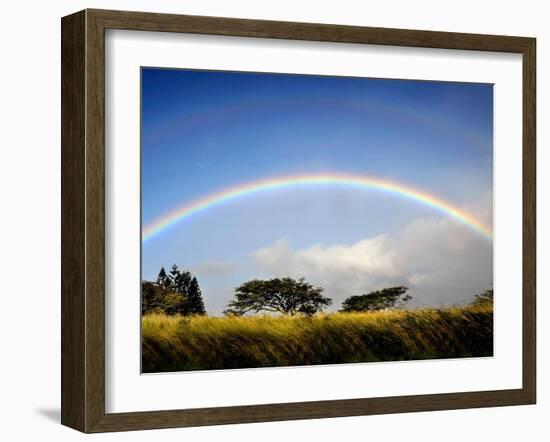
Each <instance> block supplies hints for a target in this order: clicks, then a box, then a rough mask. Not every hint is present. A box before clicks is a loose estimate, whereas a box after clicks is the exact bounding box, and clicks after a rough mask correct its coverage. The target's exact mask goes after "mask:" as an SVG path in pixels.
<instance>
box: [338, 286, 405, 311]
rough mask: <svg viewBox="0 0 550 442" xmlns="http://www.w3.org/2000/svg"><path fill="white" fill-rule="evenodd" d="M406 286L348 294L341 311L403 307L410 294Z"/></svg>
mask: <svg viewBox="0 0 550 442" xmlns="http://www.w3.org/2000/svg"><path fill="white" fill-rule="evenodd" d="M407 290H409V289H408V288H407V287H403V286H397V287H389V288H385V289H382V290H377V291H374V292H370V293H367V294H363V295H355V296H350V297H349V298H347V299H346V300H345V301H344V302H343V303H342V309H341V310H340V311H341V312H365V311H371V310H384V309H387V308H400V307H403V306H404V305H405V304H406V303H407V302H408V301H410V300H411V299H412V296H410V295H408V294H407Z"/></svg>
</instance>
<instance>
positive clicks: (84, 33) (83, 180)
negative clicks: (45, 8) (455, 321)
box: [62, 10, 536, 432]
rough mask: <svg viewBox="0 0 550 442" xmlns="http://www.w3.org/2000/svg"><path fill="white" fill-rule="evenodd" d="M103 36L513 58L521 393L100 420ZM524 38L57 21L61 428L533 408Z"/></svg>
mask: <svg viewBox="0 0 550 442" xmlns="http://www.w3.org/2000/svg"><path fill="white" fill-rule="evenodd" d="M106 29H127V30H142V31H160V32H186V33H196V34H213V35H231V36H245V37H260V38H284V39H291V40H311V41H329V42H345V43H360V44H378V45H392V46H407V47H428V48H446V49H459V50H479V51H499V52H514V53H521V54H522V55H523V129H524V130H523V387H522V388H520V389H515V390H501V391H480V392H468V393H448V394H436V395H417V396H402V397H385V398H365V399H350V400H338V401H318V402H300V403H286V404H270V405H251V406H236V407H219V408H202V409H189V410H169V411H148V412H139V413H116V414H106V413H105V331H104V330H105V160H104V158H105V47H104V44H105V40H104V34H105V30H106ZM535 48H536V46H535V40H534V39H532V38H526V37H511V36H494V35H476V34H459V33H448V32H432V31H414V30H401V29H384V28H364V27H356V26H337V25H320V24H310V23H289V22H274V21H262V20H240V19H229V18H216V17H197V16H182V15H170V14H152V13H141V12H122V11H103V10H86V11H82V12H79V13H77V14H73V15H71V16H68V17H65V18H63V20H62V423H63V424H65V425H68V426H70V427H73V428H76V429H78V430H80V431H83V432H102V431H123V430H141V429H150V428H170V427H184V426H197V425H218V424H229V423H241V422H242V423H244V422H262V421H280V420H289V419H313V418H327V417H339V416H356V415H366V414H382V413H404V412H413V411H430V410H445V409H459V408H472V407H487V406H504V405H520V404H532V403H534V402H535V398H536V382H535V379H536V352H535V343H536V337H535V331H536V324H535V282H536V273H535V272H536V253H535V242H536V205H535V198H536V189H535V185H536V178H535V171H536V157H535V121H536V119H535V113H536V105H535V79H536V77H535V70H536V69H535V53H536V49H535Z"/></svg>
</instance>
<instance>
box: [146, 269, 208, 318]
mask: <svg viewBox="0 0 550 442" xmlns="http://www.w3.org/2000/svg"><path fill="white" fill-rule="evenodd" d="M141 293H142V295H141V301H142V302H141V309H142V312H143V313H147V312H152V311H162V312H164V313H166V314H167V315H174V314H180V315H205V314H206V310H205V308H204V302H203V300H202V293H201V289H200V287H199V282H198V281H197V278H195V277H194V276H192V275H191V273H190V272H187V271H181V270H180V269H179V268H178V266H177V265H175V264H174V265H173V266H172V267H171V269H170V272H169V274H167V273H166V270H164V267H162V268H161V269H160V272H159V274H158V277H157V280H156V282H150V281H143V282H142V289H141Z"/></svg>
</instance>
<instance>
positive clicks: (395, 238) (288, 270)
mask: <svg viewBox="0 0 550 442" xmlns="http://www.w3.org/2000/svg"><path fill="white" fill-rule="evenodd" d="M252 259H253V262H254V265H255V266H256V267H257V269H258V272H259V273H260V274H264V275H266V276H269V277H275V276H286V275H288V276H291V277H294V278H299V277H301V276H304V277H306V279H307V280H308V281H310V282H311V283H313V284H315V285H319V286H322V287H324V288H325V294H326V295H327V296H330V297H332V298H333V300H334V304H335V308H339V306H340V304H341V302H342V301H343V300H344V299H345V298H346V297H348V296H350V295H354V294H361V293H366V292H369V291H371V290H376V289H380V288H383V287H388V286H392V285H406V286H407V287H409V288H410V293H411V294H412V295H413V298H414V300H413V301H414V304H415V305H453V304H460V303H463V302H469V301H470V300H471V299H472V297H473V295H475V294H477V293H479V292H481V291H482V290H483V289H485V288H489V287H490V285H491V283H492V279H493V249H492V243H491V242H490V241H487V240H486V239H485V238H483V237H481V236H480V235H479V234H477V233H475V232H473V231H470V230H469V229H467V228H465V226H463V225H461V224H458V223H456V222H454V221H452V220H449V219H419V220H416V221H414V222H411V223H410V224H408V225H407V226H406V227H405V228H404V229H402V230H401V231H400V232H398V233H396V234H382V235H378V236H375V237H372V238H365V239H361V240H360V241H357V242H355V243H352V244H327V245H325V244H316V245H313V246H310V247H307V248H302V249H297V248H294V247H293V246H292V244H291V243H290V242H289V241H288V240H286V239H280V240H278V241H276V242H274V243H272V244H271V245H269V246H267V247H263V248H260V249H259V250H256V251H255V252H254V253H253V254H252Z"/></svg>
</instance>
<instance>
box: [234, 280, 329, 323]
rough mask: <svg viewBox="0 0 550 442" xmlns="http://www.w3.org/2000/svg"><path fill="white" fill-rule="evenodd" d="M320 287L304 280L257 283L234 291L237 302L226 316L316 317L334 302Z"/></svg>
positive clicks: (256, 281) (253, 282)
mask: <svg viewBox="0 0 550 442" xmlns="http://www.w3.org/2000/svg"><path fill="white" fill-rule="evenodd" d="M322 292H323V289H322V288H321V287H314V286H312V285H311V284H309V283H307V282H305V279H304V278H301V279H299V280H295V279H292V278H274V279H269V280H259V279H254V280H252V281H248V282H245V283H244V284H241V285H240V286H239V287H237V288H236V289H235V300H234V301H232V302H230V303H229V304H228V306H227V307H228V308H227V309H226V310H225V311H224V313H225V314H227V315H244V314H245V313H248V312H254V313H258V312H260V311H266V312H272V313H282V314H284V315H295V314H297V313H302V314H305V315H308V316H309V315H313V314H314V313H316V312H319V311H321V310H323V309H324V308H325V307H328V306H329V305H330V304H331V303H332V300H331V299H330V298H327V297H325V296H323V295H322V294H321V293H322Z"/></svg>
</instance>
